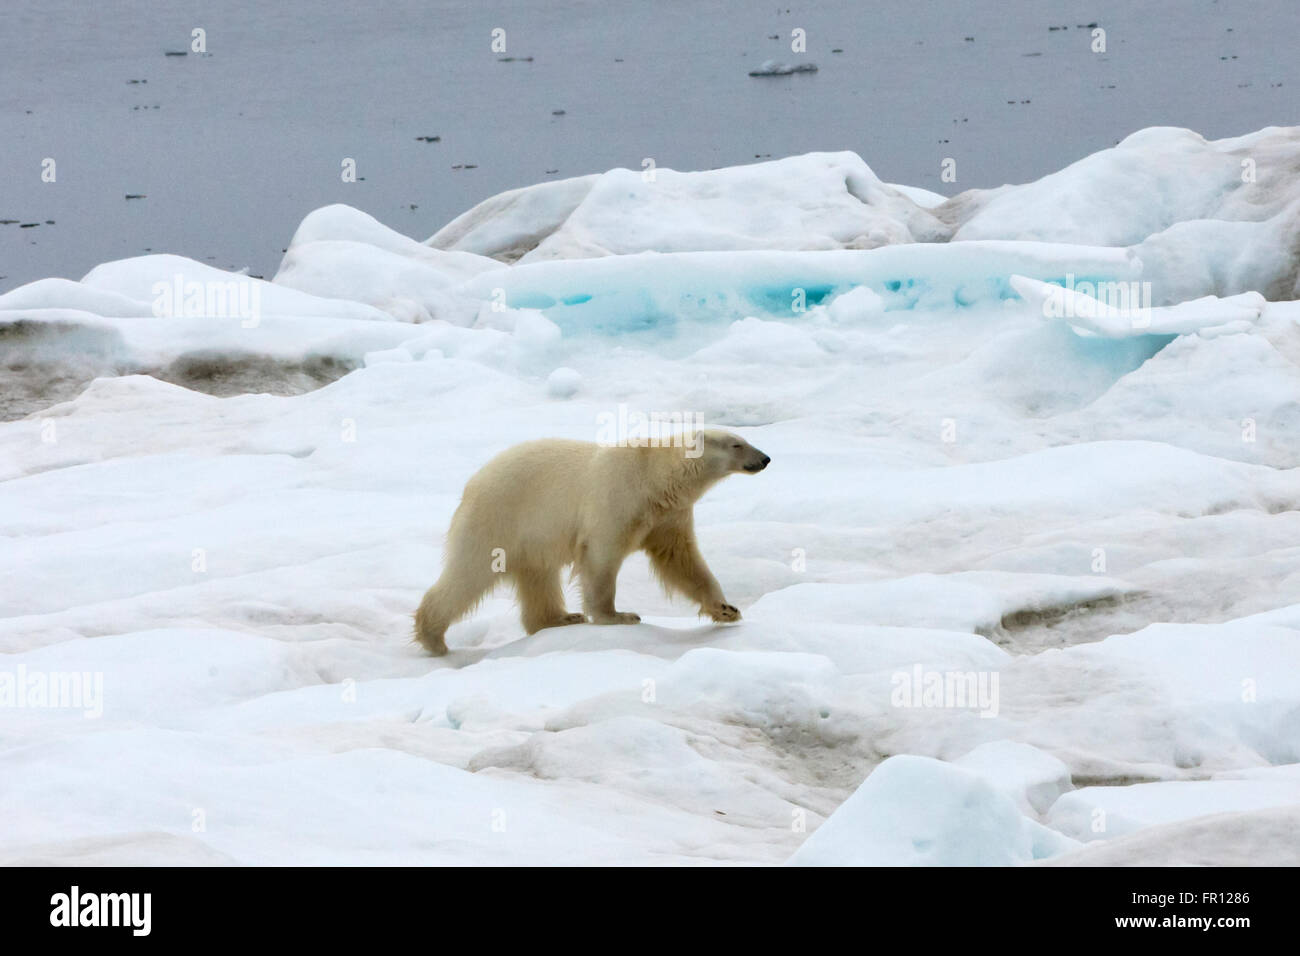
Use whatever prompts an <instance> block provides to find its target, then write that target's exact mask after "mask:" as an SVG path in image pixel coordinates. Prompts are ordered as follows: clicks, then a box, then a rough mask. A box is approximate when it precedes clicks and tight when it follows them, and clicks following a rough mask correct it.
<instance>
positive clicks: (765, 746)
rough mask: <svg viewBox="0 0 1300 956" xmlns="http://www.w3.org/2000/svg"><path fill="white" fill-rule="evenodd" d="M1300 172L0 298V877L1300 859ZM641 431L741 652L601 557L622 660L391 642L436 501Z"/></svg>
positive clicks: (632, 216)
mask: <svg viewBox="0 0 1300 956" xmlns="http://www.w3.org/2000/svg"><path fill="white" fill-rule="evenodd" d="M1252 158H1253V159H1254V160H1255V161H1256V173H1257V178H1256V179H1255V180H1254V181H1252V182H1249V183H1247V182H1245V181H1243V180H1241V178H1240V173H1241V170H1242V165H1241V160H1242V159H1252ZM1297 158H1300V130H1295V129H1290V130H1283V129H1267V130H1262V131H1260V132H1259V133H1255V134H1250V135H1248V136H1243V137H1239V138H1237V139H1234V140H1227V141H1222V140H1221V141H1218V142H1208V141H1206V140H1204V139H1202V138H1201V137H1199V136H1197V135H1196V134H1194V133H1190V132H1188V131H1185V130H1167V129H1154V130H1145V131H1142V132H1140V133H1137V134H1135V135H1134V136H1131V137H1129V138H1128V139H1126V140H1124V141H1123V142H1122V143H1120V144H1119V145H1118V146H1116V147H1115V148H1113V149H1109V150H1104V151H1102V152H1101V153H1098V154H1096V155H1094V156H1090V157H1087V158H1085V159H1083V160H1080V161H1079V162H1077V163H1075V164H1074V165H1072V166H1070V167H1069V168H1067V169H1064V170H1062V171H1060V172H1059V173H1056V174H1053V175H1051V176H1048V177H1045V178H1044V179H1042V180H1040V181H1038V182H1036V183H1030V184H1027V185H1024V186H1017V187H1004V188H1003V189H1001V190H988V191H971V192H969V193H965V194H962V195H960V196H957V197H954V198H952V199H948V200H943V199H942V197H935V196H933V195H932V194H927V193H926V191H924V190H916V189H913V188H911V187H905V186H894V185H890V184H888V183H884V182H882V181H881V180H879V179H878V178H877V177H876V176H875V174H874V173H873V172H872V171H871V169H870V167H869V166H868V165H867V164H866V163H865V162H864V161H863V160H862V159H861V158H859V157H857V156H856V155H854V154H852V153H810V154H807V155H804V156H795V157H790V158H788V159H780V160H774V161H771V162H764V163H757V164H755V165H752V166H746V167H739V168H729V169H719V170H711V171H706V172H677V171H673V170H670V169H658V170H654V175H653V176H647V175H646V171H645V170H611V171H610V172H608V173H604V174H600V175H595V176H587V177H580V178H577V179H570V180H563V181H555V182H548V183H545V184H542V185H539V186H536V187H528V188H525V189H522V190H516V191H513V192H511V193H509V194H504V195H502V196H497V197H494V198H492V199H489V200H487V201H486V202H484V203H482V204H480V205H478V206H476V207H474V208H472V209H470V210H469V211H467V212H466V213H464V214H463V215H462V216H460V217H459V218H457V219H455V220H454V221H452V222H451V223H449V224H448V225H447V226H446V227H444V228H443V229H442V230H440V231H439V232H438V233H437V234H436V235H435V236H433V237H432V238H431V239H429V240H428V241H427V242H426V241H419V240H417V239H415V238H412V237H410V236H407V235H404V234H402V233H401V232H400V231H396V230H394V229H392V228H389V227H388V226H387V225H384V224H382V223H380V222H378V221H376V220H375V219H374V218H372V217H371V216H369V215H367V214H365V213H363V212H361V211H360V210H357V209H353V208H349V207H346V206H338V205H334V206H327V207H325V208H322V209H319V210H316V211H315V212H313V213H311V214H310V215H308V216H307V217H306V218H305V219H304V220H303V221H302V223H301V224H300V225H299V227H298V229H297V231H296V233H294V234H293V236H292V241H290V242H289V243H288V244H287V246H286V252H285V255H284V260H283V262H282V263H281V266H280V269H279V271H278V272H277V273H276V275H275V277H274V279H273V280H271V281H266V280H262V279H257V278H254V277H251V276H247V275H240V274H237V273H228V272H223V271H221V270H216V269H213V268H212V267H210V266H206V265H203V264H201V263H198V262H195V261H193V260H190V259H186V258H183V257H180V256H172V255H149V256H143V257H139V258H133V259H126V260H121V261H117V262H109V263H105V264H103V265H101V266H98V267H97V268H95V269H94V270H92V271H91V272H90V273H89V274H88V275H87V276H85V277H84V278H83V279H82V280H81V281H80V282H72V281H68V280H63V279H46V280H41V281H38V282H34V283H31V284H28V285H24V286H21V287H19V288H17V289H13V290H11V291H9V292H7V293H5V294H4V295H0V343H3V346H2V347H3V349H4V354H3V362H0V365H2V366H3V375H4V378H3V383H2V387H0V399H2V400H3V403H2V406H0V411H3V413H4V414H3V418H4V419H5V421H4V422H3V424H0V535H2V536H3V540H4V548H3V552H0V553H2V554H3V559H2V560H0V608H2V609H3V610H2V612H0V613H2V615H3V616H0V704H3V705H4V706H0V781H3V783H2V784H0V787H3V792H4V808H5V814H4V822H3V823H2V824H0V862H33V861H43V862H60V863H72V862H88V863H105V862H126V863H249V864H270V863H282V864H295V863H410V864H417V863H418V864H427V863H511V862H514V863H538V864H540V863H647V864H683V863H686V864H706V863H724V864H738V863H762V864H782V863H786V862H789V863H791V864H797V865H843V864H854V863H882V864H897V865H910V864H977V865H1012V864H1016V865H1019V864H1043V863H1046V864H1053V865H1055V864H1072V863H1075V864H1080V865H1088V864H1105V863H1134V862H1136V863H1140V862H1147V861H1149V862H1198V863H1215V862H1237V863H1240V862H1245V863H1249V862H1268V861H1272V862H1279V861H1280V862H1297V861H1300V837H1297V832H1298V831H1297V830H1296V827H1295V819H1296V808H1297V807H1298V806H1300V784H1298V781H1300V777H1298V776H1297V769H1296V768H1297V766H1300V597H1298V596H1297V595H1298V594H1300V546H1297V544H1296V542H1297V540H1298V539H1300V473H1298V472H1297V471H1296V469H1297V468H1298V467H1300V452H1298V451H1297V449H1298V448H1300V324H1298V323H1300V304H1297V303H1296V302H1295V301H1292V300H1294V298H1295V296H1296V293H1297V288H1296V275H1297V272H1296V270H1297V263H1300V255H1298V254H1297V252H1296V248H1297V247H1296V245H1295V243H1296V238H1297V235H1298V234H1300V230H1298V227H1297V223H1300V220H1297V218H1296V210H1297V208H1300V207H1297V206H1296V203H1297V202H1298V201H1300V193H1297V191H1296V190H1297V188H1300V187H1297V180H1296V178H1295V174H1294V172H1293V171H1291V170H1294V168H1295V162H1296V161H1297ZM285 233H286V236H287V235H288V234H289V229H288V227H286V229H285ZM1228 248H1231V249H1232V250H1233V254H1232V256H1230V257H1227V256H1224V255H1223V252H1224V250H1225V249H1228ZM1207 263H1209V264H1212V268H1211V267H1207ZM1144 283H1149V286H1150V289H1149V296H1148V298H1149V301H1148V300H1147V299H1141V298H1139V299H1138V300H1137V301H1138V302H1140V303H1142V305H1141V306H1140V307H1134V305H1133V302H1129V303H1128V304H1127V306H1126V305H1125V304H1123V303H1121V304H1120V305H1118V306H1117V305H1116V303H1115V301H1114V299H1113V297H1110V298H1108V295H1107V290H1113V289H1114V288H1118V287H1121V286H1122V287H1123V288H1126V289H1128V288H1133V287H1134V286H1136V287H1137V288H1138V289H1139V290H1141V289H1142V286H1143V284H1144ZM1146 306H1149V309H1148V308H1147V307H1146ZM654 411H658V412H669V413H670V412H674V411H676V412H689V413H691V414H698V415H699V416H700V417H701V418H702V419H703V420H705V421H707V422H710V423H714V424H718V425H723V426H726V427H729V428H733V429H735V430H737V431H738V432H739V433H741V434H743V435H744V436H745V437H747V438H749V439H752V440H753V441H754V443H755V444H756V445H758V446H760V447H762V448H763V449H764V451H766V452H767V453H768V454H770V455H771V456H772V464H771V466H770V467H769V468H768V469H767V470H766V471H765V472H764V473H763V474H762V475H760V476H756V477H752V478H750V477H745V478H733V479H730V480H728V481H727V482H724V483H723V484H721V485H720V486H719V487H717V488H716V489H714V490H713V491H711V492H710V493H709V494H708V495H707V496H706V497H705V498H704V499H703V500H702V501H701V503H700V504H699V506H698V507H697V509H696V523H697V527H698V532H699V537H700V540H701V547H702V550H703V552H704V554H705V556H706V558H707V560H708V562H709V564H710V566H711V567H712V569H713V571H714V573H715V574H716V576H717V577H718V579H719V580H720V582H721V583H722V586H723V589H724V591H725V592H726V594H727V596H728V600H730V601H731V602H732V603H734V604H736V605H737V606H739V607H740V608H741V610H742V611H743V613H744V619H743V620H742V621H741V622H740V623H738V624H734V625H725V626H717V625H713V624H709V623H706V622H703V621H702V620H700V619H698V618H696V617H695V616H694V614H693V609H692V608H690V607H688V606H686V605H685V604H683V603H682V602H680V601H677V600H672V599H669V598H667V597H665V596H664V595H663V594H662V593H661V592H660V591H659V589H658V588H657V586H656V585H655V583H654V581H653V579H652V578H651V576H650V573H649V569H648V566H647V565H646V563H645V562H644V560H642V559H640V558H634V559H631V560H630V561H629V562H628V564H627V565H626V566H625V568H624V571H623V574H622V576H621V579H620V603H621V605H622V606H624V607H627V608H632V609H635V610H636V611H638V612H640V613H641V615H642V623H641V624H639V625H635V626H622V627H596V626H587V625H578V626H570V627H563V628H556V629H551V630H545V631H542V632H539V633H538V634H536V635H534V636H532V637H525V636H524V635H523V633H522V630H521V627H520V624H519V621H518V617H517V614H516V612H515V609H514V607H513V602H512V600H511V596H510V595H509V594H507V593H498V594H497V595H495V596H493V597H491V598H490V599H489V600H488V601H486V602H485V604H484V605H483V607H482V608H481V609H480V610H479V611H478V612H477V613H476V614H475V615H474V616H472V617H471V618H469V619H467V620H465V621H464V622H462V623H460V624H458V625H456V626H454V627H453V628H452V629H451V630H450V631H449V633H448V643H449V645H450V647H451V654H450V655H449V656H448V657H446V658H444V659H437V660H435V659H432V658H429V657H427V656H425V655H424V654H423V653H422V652H420V651H419V650H418V649H417V648H416V647H415V646H414V645H413V644H412V643H411V642H410V637H411V621H410V616H411V613H412V611H413V609H414V607H415V605H416V603H417V602H418V600H419V597H420V595H421V593H422V592H423V590H424V589H425V588H426V587H427V586H428V585H429V584H430V583H431V582H432V581H433V579H434V577H435V576H436V573H437V570H438V568H439V565H440V558H441V541H442V535H443V534H444V532H445V531H446V528H447V524H448V521H449V518H450V515H451V513H452V510H453V509H454V508H455V506H456V503H457V501H458V499H459V494H460V491H461V489H462V487H463V485H464V482H465V480H466V479H467V478H468V477H469V476H470V475H471V474H472V473H473V472H474V471H475V470H476V469H477V468H478V467H479V466H480V465H482V464H483V463H484V462H485V461H486V460H487V459H488V458H489V457H491V456H492V455H493V454H495V453H496V452H497V451H499V450H501V449H502V448H504V447H506V446H508V445H510V444H512V443H515V442H518V441H522V440H526V439H530V438H537V437H543V436H557V437H570V438H580V439H587V440H595V439H596V438H597V437H598V435H599V428H600V423H601V421H602V420H605V419H607V418H608V417H609V416H615V417H617V416H619V415H624V414H635V413H641V414H648V413H650V412H654ZM573 597H574V596H573V595H572V594H571V595H570V601H571V603H572V601H573ZM1193 839H1194V840H1195V843H1196V847H1195V849H1194V850H1193V849H1189V848H1188V847H1187V845H1186V841H1188V840H1193Z"/></svg>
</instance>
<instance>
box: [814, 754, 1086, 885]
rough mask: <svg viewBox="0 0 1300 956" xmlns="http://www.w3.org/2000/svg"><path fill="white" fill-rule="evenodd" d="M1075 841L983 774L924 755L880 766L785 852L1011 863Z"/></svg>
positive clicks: (845, 862)
mask: <svg viewBox="0 0 1300 956" xmlns="http://www.w3.org/2000/svg"><path fill="white" fill-rule="evenodd" d="M1071 846H1073V843H1072V841H1070V840H1068V839H1066V838H1065V837H1062V836H1060V835H1059V834H1055V833H1053V832H1052V831H1050V830H1048V829H1047V828H1046V827H1044V826H1041V825H1040V824H1038V823H1035V822H1034V821H1032V820H1030V819H1028V818H1026V817H1025V816H1023V815H1022V814H1021V813H1020V811H1019V810H1018V809H1016V805H1015V804H1014V803H1013V802H1012V801H1011V799H1010V798H1009V797H1007V796H1005V795H1003V794H1001V793H999V792H998V791H997V790H995V789H994V788H993V787H992V786H991V785H990V784H989V783H987V782H986V781H985V780H984V779H983V778H982V777H981V776H979V775H977V774H975V773H972V772H970V771H969V770H964V769H962V768H961V767H957V766H955V765H953V764H946V763H943V762H942V761H939V760H932V759H930V758H928V757H914V756H909V755H903V756H898V757H891V758H889V759H888V760H886V761H885V762H884V763H882V764H881V765H880V766H878V767H877V768H876V769H875V770H874V771H873V772H872V774H871V776H869V777H867V779H866V781H865V782H864V783H863V784H862V786H860V787H858V789H857V790H855V791H854V792H853V795H852V796H851V797H849V798H848V799H847V800H846V801H844V803H843V804H842V805H841V806H840V808H839V809H838V810H836V811H835V812H834V813H833V814H831V816H830V818H829V819H827V820H826V822H825V823H823V824H822V825H821V827H820V828H818V830H817V831H816V832H815V833H813V835H812V836H810V837H809V838H808V839H807V840H806V841H805V842H804V844H803V846H801V847H800V848H799V849H798V850H797V851H796V852H795V854H794V855H793V856H792V857H790V859H789V861H788V862H789V864H790V865H792V866H1013V865H1017V864H1022V863H1029V862H1032V861H1034V860H1038V859H1044V858H1046V857H1049V856H1053V855H1055V854H1058V853H1061V852H1064V851H1065V850H1066V849H1068V848H1070V847H1071Z"/></svg>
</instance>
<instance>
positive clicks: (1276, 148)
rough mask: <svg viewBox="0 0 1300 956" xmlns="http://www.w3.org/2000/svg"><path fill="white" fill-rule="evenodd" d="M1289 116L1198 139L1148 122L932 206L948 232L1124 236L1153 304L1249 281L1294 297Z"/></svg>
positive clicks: (1298, 279) (958, 235)
mask: <svg viewBox="0 0 1300 956" xmlns="http://www.w3.org/2000/svg"><path fill="white" fill-rule="evenodd" d="M1298 163H1300V127H1268V128H1266V129H1262V130H1259V131H1258V132H1254V133H1250V134H1248V135H1245V136H1239V137H1235V138H1232V139H1221V140H1206V139H1205V138H1204V137H1202V136H1200V135H1199V134H1197V133H1194V132H1192V131H1191V130H1187V129H1175V128H1169V127H1152V128H1150V129H1144V130H1141V131H1139V132H1137V133H1134V134H1133V135H1131V136H1129V137H1128V138H1127V139H1125V140H1123V141H1122V142H1121V143H1119V145H1117V146H1115V147H1113V148H1111V149H1105V150H1102V151H1100V152H1097V153H1093V154H1092V155H1091V156H1088V157H1085V158H1084V159H1081V160H1079V161H1078V162H1076V163H1073V164H1072V165H1070V166H1067V167H1066V168H1065V169H1062V170H1060V171H1059V172H1055V173H1051V174H1049V175H1047V176H1044V177H1043V178H1042V179H1039V180H1037V181H1035V182H1032V183H1028V184H1026V185H1023V186H1003V187H1001V188H1000V189H993V190H970V191H968V192H965V193H962V194H960V195H958V196H955V197H953V199H951V200H949V201H948V202H947V203H946V204H944V205H943V206H940V207H937V208H936V209H935V214H936V215H937V216H938V217H939V218H941V219H943V220H944V221H945V222H947V223H949V224H951V225H952V226H954V227H955V232H954V233H953V236H952V238H953V239H955V240H972V239H1007V238H1017V239H1035V240H1039V241H1043V242H1071V243H1081V244H1088V245H1098V246H1129V247H1131V248H1132V249H1133V251H1134V253H1135V254H1136V255H1137V256H1139V257H1140V258H1141V259H1142V261H1143V263H1144V264H1145V266H1146V271H1145V274H1144V278H1145V279H1146V280H1147V281H1149V282H1151V284H1152V287H1153V294H1154V298H1155V304H1156V305H1170V304H1173V303H1177V302H1181V301H1184V300H1187V299H1191V298H1195V297H1197V296H1204V295H1219V296H1229V295H1235V294H1238V293H1241V292H1248V291H1252V290H1254V291H1258V292H1260V293H1262V294H1263V295H1264V296H1266V297H1267V298H1269V299H1270V300H1277V299H1293V298H1297V297H1300V177H1297V176H1296V175H1295V169H1296V168H1297V164H1298Z"/></svg>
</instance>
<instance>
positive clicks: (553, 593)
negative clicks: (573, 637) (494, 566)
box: [511, 567, 585, 634]
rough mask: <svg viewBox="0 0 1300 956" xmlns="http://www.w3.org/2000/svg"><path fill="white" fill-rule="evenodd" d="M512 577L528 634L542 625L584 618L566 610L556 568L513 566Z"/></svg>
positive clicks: (552, 624)
mask: <svg viewBox="0 0 1300 956" xmlns="http://www.w3.org/2000/svg"><path fill="white" fill-rule="evenodd" d="M511 577H513V578H514V582H515V590H516V591H517V592H518V594H519V610H520V616H521V617H522V618H523V622H524V630H525V631H527V632H528V633H529V634H535V633H537V632H538V631H540V630H542V628H545V627H563V626H564V625H566V624H581V623H582V622H583V621H584V620H585V618H584V617H583V616H582V615H581V614H570V613H569V612H568V611H566V610H565V608H564V587H563V586H562V585H561V583H560V569H559V568H538V567H524V568H516V569H515V570H514V571H513V572H512V573H511Z"/></svg>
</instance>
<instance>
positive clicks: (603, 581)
mask: <svg viewBox="0 0 1300 956" xmlns="http://www.w3.org/2000/svg"><path fill="white" fill-rule="evenodd" d="M622 563H623V559H622V558H621V557H619V558H615V557H613V556H612V553H611V552H609V551H607V550H605V549H599V548H593V547H590V546H588V547H585V548H584V549H583V553H582V557H581V559H580V561H579V563H578V578H579V580H580V581H581V583H582V611H583V613H584V614H586V615H587V619H588V620H589V621H591V623H592V624H639V623H640V622H641V616H640V615H639V614H633V613H632V612H631V611H616V610H614V587H615V584H616V582H617V581H618V569H619V567H620V566H621V565H622Z"/></svg>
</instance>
